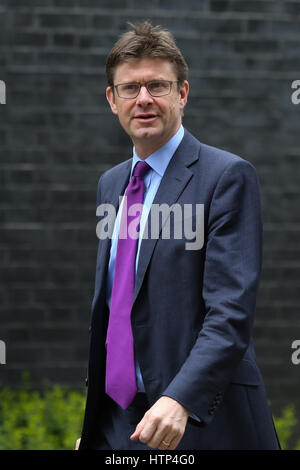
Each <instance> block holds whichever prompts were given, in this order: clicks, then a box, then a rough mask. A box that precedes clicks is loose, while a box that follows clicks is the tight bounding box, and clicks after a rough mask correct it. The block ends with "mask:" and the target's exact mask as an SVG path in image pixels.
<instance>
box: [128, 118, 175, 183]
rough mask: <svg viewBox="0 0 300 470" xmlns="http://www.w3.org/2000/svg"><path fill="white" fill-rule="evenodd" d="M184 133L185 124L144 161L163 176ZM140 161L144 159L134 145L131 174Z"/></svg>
mask: <svg viewBox="0 0 300 470" xmlns="http://www.w3.org/2000/svg"><path fill="white" fill-rule="evenodd" d="M183 135H184V128H183V125H182V124H181V126H180V127H179V129H178V131H177V132H176V134H175V135H173V137H171V139H169V140H168V142H166V143H165V144H164V145H163V146H162V147H160V148H159V149H158V150H156V151H155V152H153V153H151V155H149V157H147V158H146V159H145V160H144V161H145V162H147V163H148V165H150V166H151V168H152V169H153V170H154V171H156V172H157V173H158V174H159V175H160V176H161V177H163V175H164V172H165V171H166V168H167V166H168V164H169V162H170V160H171V158H172V156H173V155H174V153H175V151H176V150H177V147H178V146H179V144H180V142H181V140H182V138H183ZM138 161H142V159H141V158H140V157H139V156H138V155H137V153H136V150H135V147H133V158H132V165H131V174H132V172H133V169H134V167H135V165H136V163H137V162H138Z"/></svg>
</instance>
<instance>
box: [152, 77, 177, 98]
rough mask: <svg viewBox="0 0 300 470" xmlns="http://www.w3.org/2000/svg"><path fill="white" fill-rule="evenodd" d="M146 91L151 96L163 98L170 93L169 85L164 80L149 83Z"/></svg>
mask: <svg viewBox="0 0 300 470" xmlns="http://www.w3.org/2000/svg"><path fill="white" fill-rule="evenodd" d="M147 89H148V91H149V93H150V94H151V95H152V96H163V95H167V94H168V93H170V89H171V83H169V82H167V81H165V80H156V81H155V82H149V83H148V85H147Z"/></svg>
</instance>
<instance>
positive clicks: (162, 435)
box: [148, 426, 177, 449]
mask: <svg viewBox="0 0 300 470" xmlns="http://www.w3.org/2000/svg"><path fill="white" fill-rule="evenodd" d="M176 435H177V432H176V431H175V432H174V431H173V432H172V430H171V429H169V427H167V426H159V427H158V428H157V429H156V432H155V433H154V434H153V435H152V438H151V440H150V441H149V442H148V446H149V447H152V449H160V446H161V445H162V447H164V448H165V447H168V444H169V443H170V442H171V441H172V440H173V438H174V437H175V436H176ZM163 441H164V442H165V443H166V444H167V445H165V444H162V442H163Z"/></svg>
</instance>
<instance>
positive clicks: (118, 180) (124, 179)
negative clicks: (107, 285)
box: [92, 160, 132, 310]
mask: <svg viewBox="0 0 300 470" xmlns="http://www.w3.org/2000/svg"><path fill="white" fill-rule="evenodd" d="M131 163H132V160H128V161H127V162H125V163H124V165H123V166H122V167H121V168H120V171H119V173H118V175H117V176H116V177H115V178H112V181H111V185H110V188H109V190H108V191H107V193H106V195H105V198H104V201H101V203H102V204H103V203H104V204H112V205H113V206H114V208H115V211H116V213H117V210H118V208H119V203H120V196H122V195H123V194H124V192H125V189H126V187H127V185H128V181H129V177H130V170H131ZM110 247H111V238H105V239H104V240H101V241H100V242H99V248H98V255H97V272H96V286H95V296H94V300H93V304H92V310H93V309H94V306H95V303H96V301H97V299H98V297H99V295H100V291H99V290H100V287H101V286H102V287H103V286H104V282H103V281H104V278H105V274H106V271H107V267H108V263H109V255H110ZM102 292H105V289H104V291H103V290H102Z"/></svg>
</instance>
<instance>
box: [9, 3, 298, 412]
mask: <svg viewBox="0 0 300 470" xmlns="http://www.w3.org/2000/svg"><path fill="white" fill-rule="evenodd" d="M146 18H150V19H151V20H152V21H153V23H158V24H161V25H163V26H165V27H167V28H170V29H171V31H172V32H173V33H174V34H175V36H176V38H177V42H178V45H179V46H180V47H181V49H182V51H183V54H184V55H185V57H186V59H187V61H188V63H189V66H190V85H191V92H190V98H189V103H188V106H187V108H186V111H185V117H184V125H185V126H186V128H187V129H189V130H190V131H191V132H192V133H194V135H196V136H197V137H198V138H199V139H200V140H201V141H203V142H205V143H208V144H210V145H214V146H218V147H221V148H224V149H227V150H230V151H232V152H234V153H237V154H240V155H241V156H243V157H244V158H246V159H248V160H250V161H251V162H252V163H253V164H254V165H255V166H256V168H257V171H258V174H259V177H260V181H261V188H262V200H263V209H264V231H265V235H264V237H265V245H264V269H263V276H262V282H261V289H260V295H259V299H258V306H257V315H256V326H255V344H256V350H257V356H258V362H259V363H260V365H261V369H262V371H263V375H264V377H265V382H266V387H267V390H268V395H269V398H270V401H271V406H272V409H273V410H277V409H278V410H279V409H281V407H282V406H284V405H285V404H287V403H290V402H294V403H295V404H296V405H297V406H298V409H299V410H300V399H299V393H298V384H299V377H300V365H299V366H298V367H297V366H296V365H293V364H292V363H291V352H292V351H291V343H292V341H293V340H294V339H300V331H299V326H300V321H299V301H300V289H299V287H300V247H299V237H300V211H299V191H300V189H299V170H300V156H299V147H300V144H299V142H300V140H299V139H300V138H299V112H300V105H298V106H297V105H294V104H293V103H292V102H291V93H292V89H291V83H292V81H293V80H297V79H300V46H299V39H300V1H276V0H275V1H272V0H257V1H251V2H246V1H240V0H232V1H229V0H228V1H225V0H224V1H223V0H203V1H195V0H194V1H193V0H186V1H184V2H179V1H174V0H172V1H170V0H165V1H159V0H156V1H155V0H147V1H145V0H139V1H136V0H128V1H120V0H116V1H113V2H112V1H108V0H98V1H97V0H9V2H7V7H5V5H4V3H3V2H0V79H1V80H4V81H5V83H6V86H7V95H6V105H0V142H1V147H0V149H1V158H0V165H1V173H0V183H1V184H0V207H1V212H0V237H1V238H0V246H1V251H0V260H1V264H0V266H1V267H0V281H1V282H0V308H1V310H0V311H1V313H0V315H1V319H0V339H1V340H4V341H5V342H6V346H7V364H6V365H0V374H1V375H0V381H1V382H2V383H3V382H4V383H6V384H10V385H14V384H16V383H18V382H19V380H20V372H21V371H22V370H24V369H26V370H29V371H30V373H31V377H32V379H33V381H34V383H35V384H36V386H41V385H43V384H45V383H53V382H59V383H66V384H70V385H72V386H74V387H81V386H82V384H83V381H84V378H85V368H86V361H87V351H88V327H89V320H90V304H91V300H92V293H93V283H94V270H95V255H96V249H97V239H96V235H95V223H96V221H95V198H96V185H97V181H98V178H99V176H100V175H101V173H102V172H103V171H104V170H106V169H107V168H109V167H111V166H112V165H115V164H117V163H119V162H120V161H122V160H123V159H125V158H127V157H128V156H130V152H131V144H130V142H129V140H128V138H127V136H126V135H125V133H124V132H123V131H122V130H121V129H120V127H119V124H118V122H117V120H116V118H115V116H113V115H112V114H111V112H110V110H109V108H108V105H107V104H106V101H105V95H104V90H105V85H106V81H105V74H104V67H105V58H106V55H107V53H108V52H109V50H110V48H111V47H112V44H113V43H114V41H115V40H116V39H117V37H118V35H119V34H120V33H122V32H123V31H124V30H125V29H126V22H127V21H128V20H131V21H132V20H142V19H146Z"/></svg>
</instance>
